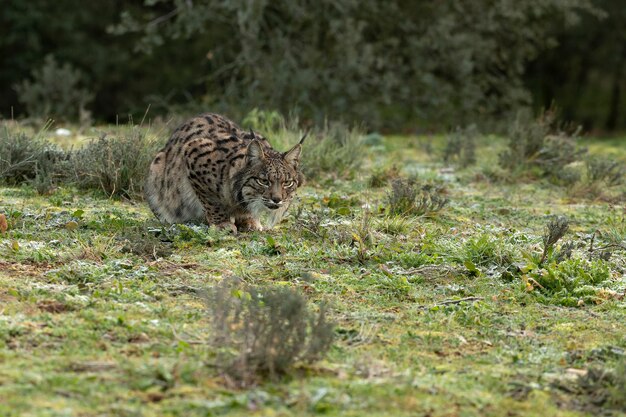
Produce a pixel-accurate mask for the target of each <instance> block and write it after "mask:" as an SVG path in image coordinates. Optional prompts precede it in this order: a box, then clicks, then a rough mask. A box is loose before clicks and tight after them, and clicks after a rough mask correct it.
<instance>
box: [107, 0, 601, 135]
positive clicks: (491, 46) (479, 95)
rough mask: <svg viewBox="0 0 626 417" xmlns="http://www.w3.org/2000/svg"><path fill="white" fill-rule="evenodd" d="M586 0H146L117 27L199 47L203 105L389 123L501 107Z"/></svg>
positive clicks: (145, 41)
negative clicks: (201, 48) (557, 29)
mask: <svg viewBox="0 0 626 417" xmlns="http://www.w3.org/2000/svg"><path fill="white" fill-rule="evenodd" d="M596 12H597V11H596V10H595V9H594V7H593V4H592V2H591V0H475V1H464V0H453V1H437V2H433V1H414V0H389V1H379V0H315V1H313V0H273V1H269V0H145V1H144V5H143V7H140V8H135V9H133V10H132V11H128V12H123V13H122V14H121V16H120V20H119V22H118V23H117V24H115V25H112V26H111V27H110V28H109V31H110V33H114V34H129V33H133V34H139V35H141V36H140V37H139V39H140V40H139V41H138V42H137V44H136V48H137V49H138V50H142V51H144V52H147V53H150V52H152V51H154V50H155V49H158V48H161V47H163V45H165V44H167V43H168V42H169V41H171V40H175V39H178V40H180V39H188V40H189V41H190V42H191V41H193V42H194V44H195V43H197V42H200V43H201V44H203V45H205V47H206V52H205V53H206V56H205V57H190V58H191V59H190V61H189V62H182V63H181V62H179V63H177V64H178V65H181V66H186V65H193V63H194V62H195V60H197V59H198V58H203V59H206V60H208V61H210V66H209V67H208V70H207V67H206V66H204V67H203V69H204V71H206V72H205V73H203V74H198V77H202V79H203V81H204V83H205V88H206V95H205V96H204V98H203V102H204V104H221V105H224V106H226V107H235V108H236V107H240V108H241V107H243V108H252V107H257V106H258V107H261V108H275V109H279V110H281V111H283V112H289V111H292V110H296V111H298V112H300V113H301V114H304V115H306V116H307V117H312V118H315V119H322V118H324V117H332V118H336V117H337V116H338V117H340V118H344V119H348V120H358V121H360V122H364V123H366V124H367V125H370V126H374V127H380V126H387V125H388V126H396V127H397V124H398V123H404V124H406V122H407V121H409V120H410V121H412V122H415V121H428V123H429V124H432V125H439V126H441V125H442V124H444V125H445V124H447V123H455V124H459V123H466V122H468V121H469V120H476V118H482V117H484V118H488V117H493V116H496V117H499V116H504V115H506V114H507V113H508V112H509V111H511V110H513V109H516V108H518V106H520V105H528V104H530V101H531V97H530V95H529V92H528V91H527V89H526V88H525V87H524V85H523V83H522V76H523V73H524V68H525V65H526V63H527V62H528V61H529V60H530V59H532V58H534V57H535V56H536V55H537V54H538V53H539V52H540V51H541V50H543V49H545V48H549V47H551V46H554V45H553V44H554V42H553V38H552V30H553V29H554V28H555V27H557V26H558V27H563V26H567V27H569V26H571V25H575V24H576V23H577V22H578V20H579V17H580V15H581V14H593V13H596Z"/></svg>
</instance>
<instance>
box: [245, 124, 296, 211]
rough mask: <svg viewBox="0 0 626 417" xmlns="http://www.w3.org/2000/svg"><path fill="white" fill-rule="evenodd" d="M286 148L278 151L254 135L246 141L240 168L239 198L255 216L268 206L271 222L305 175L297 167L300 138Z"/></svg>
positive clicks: (293, 194) (292, 195)
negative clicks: (284, 150) (294, 144)
mask: <svg viewBox="0 0 626 417" xmlns="http://www.w3.org/2000/svg"><path fill="white" fill-rule="evenodd" d="M305 138H306V134H305V135H304V136H303V137H302V139H300V142H298V144H297V145H296V146H294V147H293V148H291V149H290V150H289V151H287V152H284V153H281V152H277V151H275V150H273V149H271V148H268V147H267V146H263V145H262V143H261V141H259V140H257V139H254V140H252V142H250V144H249V145H248V149H247V152H246V162H245V165H244V168H243V170H242V174H243V175H242V177H241V181H240V188H239V187H237V188H239V190H238V194H239V195H238V201H239V202H240V203H241V204H242V205H244V206H246V207H247V208H248V209H249V210H250V211H251V212H252V213H253V215H254V217H258V215H259V213H260V212H262V211H267V210H269V211H270V212H271V213H270V216H271V217H272V218H273V221H272V223H273V222H275V221H278V220H279V219H280V218H281V217H282V215H283V214H284V212H285V210H286V209H287V207H288V206H289V203H290V202H291V200H292V199H293V197H294V196H295V191H296V190H297V189H298V187H299V186H301V185H302V184H303V183H304V176H303V175H302V172H300V169H299V163H300V153H301V151H302V142H304V139H305Z"/></svg>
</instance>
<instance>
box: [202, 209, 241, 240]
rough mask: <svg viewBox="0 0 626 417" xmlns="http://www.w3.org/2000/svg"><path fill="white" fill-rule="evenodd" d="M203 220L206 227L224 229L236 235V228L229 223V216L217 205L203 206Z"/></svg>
mask: <svg viewBox="0 0 626 417" xmlns="http://www.w3.org/2000/svg"><path fill="white" fill-rule="evenodd" d="M204 212H205V219H206V222H207V223H208V225H209V226H210V225H215V226H216V227H217V228H218V229H226V230H230V231H232V232H233V233H234V234H237V226H235V225H234V224H233V223H232V222H231V221H230V216H228V215H227V214H226V211H225V210H224V209H223V208H222V207H220V206H219V205H213V204H205V205H204Z"/></svg>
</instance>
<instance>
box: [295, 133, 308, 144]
mask: <svg viewBox="0 0 626 417" xmlns="http://www.w3.org/2000/svg"><path fill="white" fill-rule="evenodd" d="M309 132H310V130H307V131H306V132H304V135H303V136H302V139H300V142H298V145H302V143H303V142H304V140H305V139H306V137H307V136H308V135H309Z"/></svg>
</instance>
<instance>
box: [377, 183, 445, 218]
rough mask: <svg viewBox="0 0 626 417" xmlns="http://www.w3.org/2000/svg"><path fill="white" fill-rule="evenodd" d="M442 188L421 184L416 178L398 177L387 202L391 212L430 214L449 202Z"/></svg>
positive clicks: (415, 214) (399, 213)
mask: <svg viewBox="0 0 626 417" xmlns="http://www.w3.org/2000/svg"><path fill="white" fill-rule="evenodd" d="M448 201H449V200H448V199H447V198H445V197H443V196H442V195H441V189H440V188H438V187H435V186H433V185H430V184H426V185H422V184H419V183H418V182H417V181H416V180H415V179H408V180H405V179H397V180H395V181H393V182H392V183H391V191H390V192H389V193H387V197H386V204H387V209H388V211H389V214H396V215H413V216H428V215H432V214H434V213H437V212H438V211H440V210H441V209H443V208H444V207H445V206H446V204H448Z"/></svg>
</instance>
